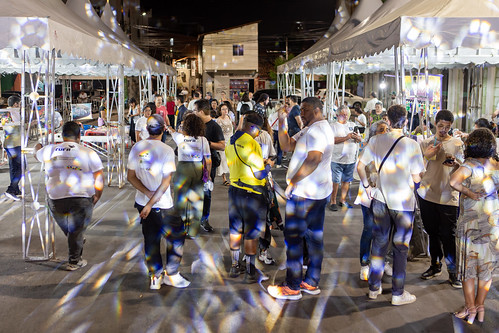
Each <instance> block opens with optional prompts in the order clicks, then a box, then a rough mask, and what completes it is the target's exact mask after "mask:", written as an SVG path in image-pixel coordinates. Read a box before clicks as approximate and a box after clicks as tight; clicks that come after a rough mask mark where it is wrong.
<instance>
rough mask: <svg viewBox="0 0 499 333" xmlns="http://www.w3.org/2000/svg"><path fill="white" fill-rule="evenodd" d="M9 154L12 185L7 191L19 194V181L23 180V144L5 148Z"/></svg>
mask: <svg viewBox="0 0 499 333" xmlns="http://www.w3.org/2000/svg"><path fill="white" fill-rule="evenodd" d="M5 150H6V151H7V155H8V156H9V171H10V185H9V187H7V192H8V193H10V194H15V195H19V194H21V191H20V190H19V181H20V180H21V146H18V147H13V148H5Z"/></svg>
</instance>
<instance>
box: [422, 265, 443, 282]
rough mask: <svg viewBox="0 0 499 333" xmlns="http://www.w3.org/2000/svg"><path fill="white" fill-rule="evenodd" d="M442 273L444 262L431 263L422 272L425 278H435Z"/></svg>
mask: <svg viewBox="0 0 499 333" xmlns="http://www.w3.org/2000/svg"><path fill="white" fill-rule="evenodd" d="M440 274H442V264H436V265H431V266H430V268H428V269H427V270H426V272H424V273H423V274H421V278H422V279H423V280H429V279H433V278H435V277H437V276H439V275H440Z"/></svg>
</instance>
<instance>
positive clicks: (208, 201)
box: [201, 167, 217, 221]
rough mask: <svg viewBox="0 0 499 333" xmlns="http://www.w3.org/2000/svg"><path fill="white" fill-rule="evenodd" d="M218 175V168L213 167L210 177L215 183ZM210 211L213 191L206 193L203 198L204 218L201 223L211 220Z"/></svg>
mask: <svg viewBox="0 0 499 333" xmlns="http://www.w3.org/2000/svg"><path fill="white" fill-rule="evenodd" d="M216 174H217V168H214V167H212V168H211V172H210V177H211V179H212V180H213V182H215V176H216ZM210 209H211V191H204V198H203V217H202V218H201V221H208V219H209V218H210Z"/></svg>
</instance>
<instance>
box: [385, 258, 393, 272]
mask: <svg viewBox="0 0 499 333" xmlns="http://www.w3.org/2000/svg"><path fill="white" fill-rule="evenodd" d="M385 275H386V276H392V275H393V267H392V265H390V263H389V262H388V261H387V262H385Z"/></svg>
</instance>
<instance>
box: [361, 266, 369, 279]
mask: <svg viewBox="0 0 499 333" xmlns="http://www.w3.org/2000/svg"><path fill="white" fill-rule="evenodd" d="M360 280H361V281H367V280H369V265H364V266H360Z"/></svg>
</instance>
